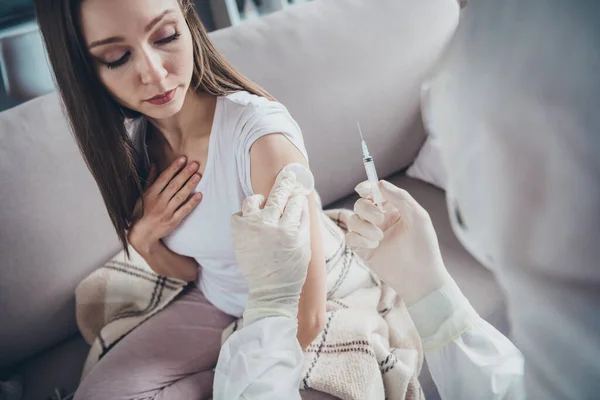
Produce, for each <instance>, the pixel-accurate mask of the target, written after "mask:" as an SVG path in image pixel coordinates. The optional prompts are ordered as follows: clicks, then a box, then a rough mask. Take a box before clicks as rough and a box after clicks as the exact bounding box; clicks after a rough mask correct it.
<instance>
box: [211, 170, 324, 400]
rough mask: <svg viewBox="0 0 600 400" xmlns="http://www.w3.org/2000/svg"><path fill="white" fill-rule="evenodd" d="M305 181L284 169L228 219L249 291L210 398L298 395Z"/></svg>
mask: <svg viewBox="0 0 600 400" xmlns="http://www.w3.org/2000/svg"><path fill="white" fill-rule="evenodd" d="M305 172H307V173H308V174H309V175H310V172H309V171H308V170H306V171H305ZM310 178H311V181H310V182H309V183H308V184H306V183H305V184H304V185H303V184H300V183H298V181H297V179H296V174H295V173H294V172H291V171H290V169H288V168H287V167H286V168H284V169H283V170H282V172H281V173H280V174H279V175H278V177H277V179H276V181H275V184H274V186H273V189H272V190H271V193H270V195H269V198H268V199H267V200H266V201H265V199H264V197H263V196H260V195H255V196H250V197H248V198H246V200H245V201H244V204H243V205H242V212H241V213H238V214H236V215H234V216H233V217H232V221H231V226H232V236H233V242H234V247H235V252H236V257H237V260H238V262H239V264H240V267H241V269H242V271H243V273H244V276H245V278H246V281H247V283H248V286H249V295H248V302H247V304H246V310H245V312H244V327H243V328H242V329H241V330H239V331H237V332H235V333H234V334H233V335H232V336H231V337H230V338H229V339H228V340H227V342H225V344H224V345H223V347H222V348H221V353H220V355H219V361H218V364H217V368H216V371H215V382H214V390H213V396H214V398H215V400H219V399H227V400H236V399H267V400H268V399H281V398H286V399H299V398H300V395H299V383H300V374H301V372H302V356H303V355H302V349H301V348H300V344H299V343H298V340H297V338H296V335H297V331H298V321H297V313H298V301H299V299H300V292H301V290H302V286H303V284H304V281H305V279H306V274H307V270H308V263H309V261H310V258H311V250H310V223H309V212H308V201H307V198H306V195H307V194H308V193H309V192H310V191H312V185H313V183H312V175H310ZM307 186H310V187H307Z"/></svg>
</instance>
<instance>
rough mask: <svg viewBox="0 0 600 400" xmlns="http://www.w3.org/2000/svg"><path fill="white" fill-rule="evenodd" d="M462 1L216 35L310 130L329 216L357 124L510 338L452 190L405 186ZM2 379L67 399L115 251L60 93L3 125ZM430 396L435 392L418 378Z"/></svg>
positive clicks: (380, 4)
mask: <svg viewBox="0 0 600 400" xmlns="http://www.w3.org/2000/svg"><path fill="white" fill-rule="evenodd" d="M458 13H459V7H458V4H457V2H456V1H455V0H430V1H426V2H414V1H410V0H377V1H372V0H371V1H369V0H319V1H315V2H311V3H306V4H301V5H297V6H294V7H289V8H288V9H286V10H285V11H282V12H278V13H275V14H272V15H270V16H267V17H264V18H261V19H257V20H253V21H249V22H247V23H244V24H241V25H239V26H237V27H233V28H228V29H225V30H222V31H216V32H214V33H211V37H212V39H213V41H214V42H215V44H216V45H217V47H218V48H219V49H220V50H221V51H222V52H223V53H224V54H225V56H226V57H227V58H228V59H229V60H230V61H231V62H232V63H233V64H234V65H235V66H236V67H237V68H239V69H240V70H241V71H242V72H243V73H245V74H246V75H247V76H248V77H250V78H251V79H253V80H254V81H256V82H257V83H258V84H260V85H262V86H264V87H265V88H266V89H267V90H269V91H270V92H271V93H272V94H273V95H274V96H275V97H276V98H277V99H278V100H279V101H281V102H282V103H283V104H285V105H286V107H287V108H288V109H289V110H290V112H291V114H292V115H293V116H294V118H295V119H296V120H297V121H298V123H299V125H300V127H301V128H302V130H303V133H304V137H305V142H306V147H307V150H308V153H309V156H310V159H311V169H312V170H313V173H314V175H315V178H316V187H317V189H318V190H319V193H320V194H321V197H322V199H323V202H324V204H330V206H332V207H340V206H344V207H352V202H353V201H354V199H355V197H353V196H352V197H345V196H348V195H349V194H351V193H352V190H353V188H354V186H355V185H356V184H357V183H359V182H360V181H362V180H363V179H364V178H365V172H364V167H363V165H362V162H361V160H360V158H361V153H360V141H359V140H358V138H357V135H358V133H357V132H356V121H357V120H359V121H360V123H361V126H362V129H363V132H364V134H365V138H366V140H367V141H368V143H369V149H370V150H371V153H372V155H373V157H374V159H375V161H376V164H377V168H378V171H379V174H380V176H382V177H386V176H387V177H390V180H391V181H392V182H394V183H396V184H398V185H400V186H402V187H405V188H407V189H408V190H409V191H410V192H411V193H412V194H413V195H414V196H415V198H416V199H417V200H418V201H419V202H421V203H422V204H423V206H424V207H425V208H426V209H427V210H428V211H429V212H430V214H431V216H432V219H433V221H434V224H435V225H436V229H437V232H438V236H439V238H440V246H441V247H442V251H443V255H444V258H445V261H446V263H447V265H448V269H449V270H450V272H451V273H452V274H453V276H454V277H455V279H456V280H457V282H458V284H459V286H460V287H461V288H462V289H463V290H464V291H465V294H466V295H467V297H468V298H469V299H470V300H471V302H472V303H473V305H474V306H475V308H476V309H477V310H478V311H479V312H480V313H481V315H482V316H483V317H484V318H486V319H488V320H489V321H490V322H491V323H493V324H494V325H496V326H498V327H499V328H500V329H501V330H502V331H506V329H507V326H506V322H505V318H504V306H503V299H502V295H501V293H500V291H499V289H498V287H497V286H496V284H495V282H494V280H493V278H492V276H491V273H490V272H489V271H487V270H486V269H484V268H482V267H481V266H480V265H479V264H478V263H477V262H476V261H475V260H474V259H473V258H471V257H470V256H469V255H468V253H467V252H466V251H465V250H464V249H463V247H462V246H461V245H460V244H459V243H458V241H457V239H456V237H455V236H454V234H453V233H452V231H451V229H450V225H449V222H448V217H447V210H446V205H445V199H444V193H443V191H441V190H439V189H437V188H434V187H432V186H429V185H427V184H425V183H422V182H419V181H416V180H413V179H410V178H407V177H405V176H404V174H403V170H404V169H405V168H406V167H407V166H408V165H409V164H410V163H411V162H412V161H413V160H414V158H415V156H416V154H417V153H418V151H419V148H420V146H421V145H422V143H423V141H424V138H425V135H424V132H423V126H422V123H421V117H420V112H419V105H420V104H419V98H420V96H419V93H420V86H421V83H422V82H423V81H424V80H425V79H426V78H427V76H428V74H429V73H430V72H431V71H432V69H433V67H434V65H435V63H436V61H437V60H438V59H439V57H440V56H441V54H442V52H443V49H444V47H445V45H446V44H447V42H448V41H449V40H450V38H451V37H452V34H453V32H454V29H455V28H456V26H457V24H458ZM0 171H2V174H0V187H2V191H1V192H0V204H2V205H3V207H2V209H1V210H0V254H2V255H3V257H2V259H1V260H0V263H1V264H0V274H1V276H0V305H1V307H0V321H2V325H1V328H0V368H2V369H3V370H4V372H5V374H4V375H3V376H2V377H0V380H1V378H5V377H6V374H9V375H10V373H13V372H18V373H20V374H21V375H22V376H23V377H24V378H25V395H24V399H26V400H29V399H46V398H48V397H49V396H50V395H51V394H52V393H53V389H54V388H56V387H60V388H63V389H64V392H69V393H70V392H72V391H73V390H74V389H75V388H76V386H77V382H78V380H79V374H80V372H81V368H82V366H83V362H84V360H85V357H86V353H87V350H88V347H87V345H86V344H85V342H84V341H83V339H82V338H81V337H80V336H79V334H78V332H77V327H76V323H75V312H74V289H75V287H76V285H77V284H78V283H79V282H80V281H81V280H82V279H83V278H84V277H85V276H87V275H88V274H89V273H90V272H91V271H92V270H94V269H95V268H97V267H99V266H100V265H101V264H102V263H103V262H105V261H106V260H108V259H110V258H111V257H112V256H113V255H114V254H115V253H116V252H117V251H118V249H119V244H118V241H117V238H116V235H115V233H114V232H113V229H112V226H111V224H110V221H109V218H108V215H107V212H106V210H105V208H104V205H103V203H102V199H101V197H100V194H99V191H98V189H97V187H96V185H95V183H94V181H93V179H92V177H91V174H90V173H89V171H88V170H87V168H86V166H85V163H84V162H83V159H82V157H81V155H80V154H79V151H78V149H77V146H76V145H75V143H74V140H73V138H72V135H71V133H70V132H69V129H68V124H67V122H66V120H65V118H64V116H63V114H62V112H61V105H60V101H59V99H58V96H57V95H56V93H52V94H49V95H46V96H43V97H40V98H37V99H35V100H32V101H30V102H28V103H26V104H23V105H21V106H18V107H16V108H14V109H11V110H8V111H6V112H3V113H1V114H0ZM422 378H423V387H424V390H425V392H426V394H428V395H430V396H432V397H428V398H435V388H434V386H433V385H432V383H431V382H430V378H429V377H428V374H427V372H426V370H425V371H424V372H423V375H422Z"/></svg>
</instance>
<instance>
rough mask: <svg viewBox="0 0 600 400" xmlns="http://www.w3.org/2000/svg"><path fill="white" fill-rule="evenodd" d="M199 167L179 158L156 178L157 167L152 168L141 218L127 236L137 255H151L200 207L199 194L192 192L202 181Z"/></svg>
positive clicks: (144, 194)
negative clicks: (153, 249) (165, 238)
mask: <svg viewBox="0 0 600 400" xmlns="http://www.w3.org/2000/svg"><path fill="white" fill-rule="evenodd" d="M198 167H199V165H198V163H196V162H191V163H187V158H186V157H180V158H179V159H177V160H175V162H173V163H172V164H171V165H170V166H169V167H168V168H167V169H165V170H164V171H163V172H162V173H161V174H160V175H159V176H158V177H157V175H158V172H157V167H156V166H155V165H153V166H152V168H151V170H150V174H149V176H148V181H147V185H146V189H145V190H144V193H143V194H142V197H141V198H140V201H141V209H142V211H141V213H138V214H141V215H137V216H135V217H134V220H133V223H132V226H131V229H130V230H129V232H128V236H127V237H128V240H129V243H130V244H131V246H133V248H134V249H136V251H138V253H140V254H148V253H151V250H152V248H153V247H154V246H157V245H159V244H160V240H161V239H162V238H163V237H165V236H167V235H168V234H170V233H171V232H173V230H175V229H176V228H177V227H178V226H179V225H180V224H181V222H182V221H183V219H184V218H185V217H186V216H188V215H189V214H190V213H191V212H192V211H193V210H194V209H195V208H196V206H197V205H198V204H200V201H201V199H202V194H201V193H194V189H195V188H196V186H197V185H198V183H199V182H200V178H201V176H200V175H199V174H198V173H197V172H198ZM138 206H140V204H138ZM136 208H137V207H136Z"/></svg>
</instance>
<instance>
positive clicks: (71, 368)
mask: <svg viewBox="0 0 600 400" xmlns="http://www.w3.org/2000/svg"><path fill="white" fill-rule="evenodd" d="M89 348H90V346H89V345H88V344H87V343H86V342H85V340H83V337H81V335H79V334H76V335H74V336H72V337H70V338H68V339H67V340H65V341H63V342H61V343H59V344H57V345H55V346H53V347H51V348H50V349H47V350H45V351H43V352H40V353H38V354H36V355H35V356H34V357H32V358H28V359H26V360H23V361H22V362H21V363H19V365H17V366H15V368H14V372H15V373H16V374H18V375H19V376H21V377H22V378H23V385H24V392H23V399H22V400H40V399H44V400H45V399H49V398H50V396H52V395H54V394H55V392H54V391H55V389H58V390H59V392H60V393H61V395H62V396H63V398H66V397H67V395H68V394H71V393H73V392H74V391H75V390H76V388H77V386H78V385H79V379H80V377H81V370H82V369H83V364H84V362H85V359H86V356H87V353H88V351H89Z"/></svg>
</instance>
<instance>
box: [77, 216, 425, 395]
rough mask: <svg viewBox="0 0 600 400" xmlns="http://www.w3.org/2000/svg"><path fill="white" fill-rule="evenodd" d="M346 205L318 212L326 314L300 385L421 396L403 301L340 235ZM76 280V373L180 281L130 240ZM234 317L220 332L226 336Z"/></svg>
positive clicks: (415, 342) (415, 343)
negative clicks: (80, 344)
mask: <svg viewBox="0 0 600 400" xmlns="http://www.w3.org/2000/svg"><path fill="white" fill-rule="evenodd" d="M349 214H350V211H349V210H328V211H325V212H323V213H322V218H321V220H322V225H323V229H322V231H323V232H322V234H323V240H324V248H325V254H326V257H327V259H326V262H327V288H328V293H327V295H328V296H327V297H328V301H327V311H328V318H327V322H326V326H325V328H324V330H323V332H322V333H321V334H320V335H319V336H318V337H317V338H316V339H315V341H314V342H313V343H312V344H311V345H310V346H309V347H308V348H307V349H306V351H305V357H304V371H303V378H302V381H301V386H302V387H301V388H303V389H306V388H312V389H315V390H318V391H321V392H325V393H329V394H331V395H333V396H336V397H338V398H341V399H350V400H352V399H360V400H362V399H390V400H394V399H421V398H423V395H422V391H421V387H420V385H419V383H418V380H417V378H418V375H419V372H420V369H421V366H422V361H423V352H422V348H421V342H420V340H419V336H418V334H417V332H416V330H415V328H414V326H413V323H412V321H411V319H410V317H409V315H408V311H407V310H406V307H405V306H404V304H403V303H402V301H401V300H400V299H399V298H398V297H397V296H396V294H395V293H394V292H393V290H391V289H390V288H389V287H387V286H386V285H384V284H382V283H381V282H380V281H379V280H378V279H377V278H376V277H375V276H374V275H373V274H372V273H371V272H370V271H369V269H368V268H367V267H366V266H365V265H364V263H363V262H362V260H361V259H360V258H359V257H357V256H356V255H355V253H354V252H353V251H352V250H351V249H350V248H348V247H347V246H346V245H345V243H344V236H345V230H346V219H347V217H348V216H349ZM130 251H131V258H130V259H127V258H126V256H125V253H124V252H120V253H119V254H117V255H116V256H115V257H114V258H113V259H112V260H110V261H109V262H107V263H106V264H105V265H104V266H103V267H101V268H99V269H98V270H96V271H94V272H93V273H92V274H90V275H89V276H88V277H87V278H85V279H84V280H83V281H82V282H81V283H80V284H79V285H78V287H77V289H76V292H75V297H76V317H77V324H78V326H79V329H80V331H81V333H82V335H83V337H84V338H85V340H86V341H87V342H88V343H89V344H90V345H91V349H90V353H89V354H88V358H87V360H86V363H85V366H84V370H83V374H82V379H83V377H85V376H86V375H87V374H88V373H89V371H90V370H91V368H92V367H93V366H94V364H95V363H96V362H97V361H98V360H99V359H100V358H101V357H102V356H103V355H104V354H106V353H107V352H108V351H110V349H111V348H112V347H113V346H114V345H115V344H116V343H117V342H118V341H119V340H120V339H121V338H123V337H124V336H125V335H127V334H128V333H129V332H131V331H132V330H133V329H134V328H135V327H136V326H138V325H139V324H141V323H142V322H143V321H145V320H146V319H148V318H150V317H151V316H152V315H154V314H155V313H156V312H158V311H159V310H161V309H163V308H164V307H165V306H166V305H168V304H169V303H170V302H171V301H172V300H173V299H174V298H175V297H176V296H177V295H178V294H179V293H180V292H181V291H182V290H183V288H184V287H185V285H186V283H185V282H183V281H179V280H176V279H172V278H167V277H164V276H159V275H156V274H155V273H154V271H152V269H150V267H149V266H148V264H147V263H146V262H145V261H144V260H143V258H142V257H141V256H140V255H139V254H137V253H136V252H135V250H133V249H132V248H130ZM240 327H241V320H240V321H236V322H234V323H233V324H232V325H231V326H230V327H228V328H227V329H226V330H225V331H224V332H223V335H222V339H223V341H225V340H226V339H227V338H228V337H229V336H230V335H231V334H232V333H233V332H234V331H235V330H236V329H239V328H240Z"/></svg>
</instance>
